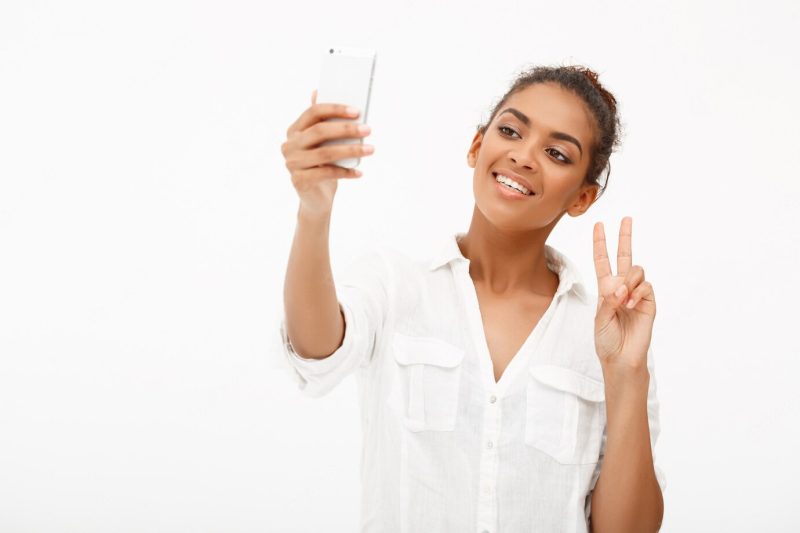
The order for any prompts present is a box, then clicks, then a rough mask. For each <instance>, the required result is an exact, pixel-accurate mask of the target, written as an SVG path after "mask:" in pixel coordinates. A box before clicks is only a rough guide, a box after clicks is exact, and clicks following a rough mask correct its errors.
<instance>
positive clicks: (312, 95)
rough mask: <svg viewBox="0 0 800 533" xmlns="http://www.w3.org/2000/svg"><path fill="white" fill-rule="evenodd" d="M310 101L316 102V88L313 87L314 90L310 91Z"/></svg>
mask: <svg viewBox="0 0 800 533" xmlns="http://www.w3.org/2000/svg"><path fill="white" fill-rule="evenodd" d="M311 103H312V104H316V103H317V90H316V89H314V92H313V93H311Z"/></svg>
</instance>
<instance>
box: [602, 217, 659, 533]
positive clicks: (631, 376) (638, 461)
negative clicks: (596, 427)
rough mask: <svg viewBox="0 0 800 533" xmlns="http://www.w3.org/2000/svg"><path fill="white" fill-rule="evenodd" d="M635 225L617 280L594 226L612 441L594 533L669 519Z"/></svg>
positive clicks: (649, 318) (634, 531)
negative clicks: (634, 254)
mask: <svg viewBox="0 0 800 533" xmlns="http://www.w3.org/2000/svg"><path fill="white" fill-rule="evenodd" d="M631 225H632V220H631V218H630V217H625V218H623V219H622V224H621V226H620V232H619V244H618V251H617V275H616V276H614V275H612V273H611V264H610V262H609V259H608V253H607V249H606V239H605V232H604V230H603V224H602V223H600V222H598V223H597V224H595V226H594V264H595V271H596V273H597V284H598V304H597V314H596V316H595V333H594V338H595V350H596V351H597V356H598V357H599V358H600V364H601V366H602V368H603V379H604V383H605V390H606V415H607V423H606V432H607V441H606V451H605V456H604V458H603V466H602V468H601V470H600V477H599V478H598V480H597V484H596V485H595V488H594V491H593V493H592V512H591V528H592V532H593V533H606V532H612V533H626V532H631V533H644V532H648V533H649V532H656V531H658V530H659V529H660V527H661V521H662V518H663V516H664V500H663V497H662V494H661V488H660V486H659V484H658V480H657V478H656V473H655V467H654V465H653V454H652V448H651V442H650V428H649V424H648V416H647V394H648V389H649V384H650V373H649V371H648V368H647V352H648V349H649V347H650V339H651V337H652V332H653V321H654V320H655V316H656V301H655V295H654V293H653V287H652V285H650V283H649V282H647V281H645V280H644V269H642V267H640V266H633V265H632V261H631Z"/></svg>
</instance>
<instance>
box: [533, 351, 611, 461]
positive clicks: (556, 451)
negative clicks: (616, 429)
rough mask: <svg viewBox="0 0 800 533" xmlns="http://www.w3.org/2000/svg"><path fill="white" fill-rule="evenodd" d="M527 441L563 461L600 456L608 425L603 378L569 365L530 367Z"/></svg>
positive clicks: (590, 459)
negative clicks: (606, 425)
mask: <svg viewBox="0 0 800 533" xmlns="http://www.w3.org/2000/svg"><path fill="white" fill-rule="evenodd" d="M526 393H527V397H526V407H527V411H526V416H525V444H527V445H529V446H532V447H534V448H536V449H538V450H540V451H542V452H544V453H546V454H547V455H549V456H551V457H552V458H553V459H555V460H556V461H558V462H559V463H562V464H590V463H597V462H598V460H599V459H600V457H599V456H600V445H601V443H602V438H603V429H604V426H605V418H606V412H605V387H604V385H603V382H602V381H597V380H595V379H593V378H590V377H588V376H585V375H583V374H581V373H580V372H576V371H574V370H571V369H569V368H565V367H562V366H556V365H536V366H531V367H530V369H529V376H528V384H527V390H526Z"/></svg>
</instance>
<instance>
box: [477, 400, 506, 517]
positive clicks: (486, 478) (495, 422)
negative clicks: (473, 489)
mask: <svg viewBox="0 0 800 533" xmlns="http://www.w3.org/2000/svg"><path fill="white" fill-rule="evenodd" d="M497 400H498V398H497V394H496V393H491V394H489V396H488V399H487V400H485V401H486V403H485V404H484V405H485V410H484V412H485V415H484V424H483V442H484V445H483V446H482V452H481V466H480V480H479V483H480V492H479V494H480V496H479V499H478V531H493V530H494V529H495V524H496V523H497V498H496V495H495V485H496V481H497V471H498V462H499V458H498V454H497V439H498V437H499V431H500V421H501V411H500V402H498V401H497Z"/></svg>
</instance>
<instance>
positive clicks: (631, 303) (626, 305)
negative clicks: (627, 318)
mask: <svg viewBox="0 0 800 533" xmlns="http://www.w3.org/2000/svg"><path fill="white" fill-rule="evenodd" d="M625 307H627V308H628V309H630V308H631V307H633V298H631V299H630V300H628V303H627V304H625Z"/></svg>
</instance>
